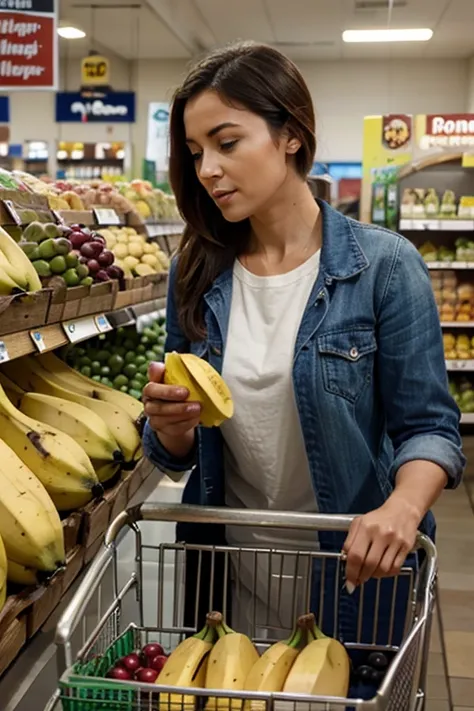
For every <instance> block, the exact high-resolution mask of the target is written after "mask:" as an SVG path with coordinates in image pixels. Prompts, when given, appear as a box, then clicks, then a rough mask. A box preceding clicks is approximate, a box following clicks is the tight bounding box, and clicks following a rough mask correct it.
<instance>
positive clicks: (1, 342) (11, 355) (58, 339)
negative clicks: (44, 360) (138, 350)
mask: <svg viewBox="0 0 474 711" xmlns="http://www.w3.org/2000/svg"><path fill="white" fill-rule="evenodd" d="M165 301H166V300H165V298H164V297H161V298H158V299H151V300H150V301H144V302H139V303H136V304H131V305H130V306H129V307H123V308H121V309H116V310H114V311H109V312H105V313H104V312H102V313H97V314H91V315H89V316H83V317H81V318H77V319H74V321H75V322H76V323H77V324H78V325H79V324H82V325H85V324H87V323H89V324H90V325H91V328H90V333H89V334H88V335H87V333H88V332H87V329H84V337H82V338H79V339H78V340H77V341H76V342H78V343H79V342H80V341H84V340H87V339H88V338H93V337H94V336H96V335H98V333H99V332H100V331H99V330H98V329H96V330H94V323H95V322H96V319H97V317H98V316H102V315H105V316H106V317H107V319H108V321H109V323H110V325H111V326H112V328H118V327H120V326H123V325H131V324H133V323H135V320H136V319H135V316H134V314H133V311H132V309H133V306H137V307H138V306H139V307H140V309H139V312H140V314H146V313H153V312H154V311H160V310H162V309H163V308H164V306H165ZM35 334H39V335H40V336H41V338H40V339H36V338H35ZM37 342H39V343H41V345H40V347H38V346H37V345H36V344H35V343H37ZM68 343H70V339H69V338H68V337H67V335H66V332H65V329H64V325H63V322H59V323H53V324H49V325H46V326H40V327H38V328H34V329H31V330H27V331H19V332H17V333H9V334H7V335H5V336H0V363H2V362H6V361H8V360H14V359H16V358H21V357H22V356H25V355H31V354H35V353H38V352H43V353H46V352H47V351H53V350H56V348H61V347H62V346H66V345H67V344H68ZM40 348H41V350H40Z"/></svg>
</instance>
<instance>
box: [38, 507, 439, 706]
mask: <svg viewBox="0 0 474 711" xmlns="http://www.w3.org/2000/svg"><path fill="white" fill-rule="evenodd" d="M352 520H353V517H350V516H327V515H321V514H311V515H310V514H298V513H286V512H263V511H253V510H242V511H241V510H236V509H227V508H222V509H221V508H206V507H193V506H186V505H176V504H173V505H168V504H142V505H140V506H137V507H134V508H131V509H128V510H126V511H124V512H122V513H121V514H120V515H119V516H118V517H117V518H116V519H115V521H114V522H113V523H112V524H111V526H110V527H109V529H108V531H107V535H106V539H105V544H104V546H103V548H102V549H101V551H100V552H99V553H98V554H97V556H96V558H95V559H94V561H93V562H92V564H91V566H90V568H89V569H88V571H87V573H86V575H85V577H84V579H83V581H82V582H81V584H80V586H79V588H78V590H77V592H76V594H75V595H74V597H73V599H72V601H71V602H70V604H69V606H68V607H67V609H66V610H65V612H64V613H63V615H62V617H61V619H60V621H59V623H58V626H57V630H56V645H57V662H58V674H59V687H58V690H57V691H56V693H55V695H54V697H53V698H52V699H51V700H50V702H49V703H48V705H47V707H46V709H45V711H204V710H205V709H206V706H207V708H209V707H210V706H209V699H213V698H214V703H213V704H212V705H211V707H212V708H214V709H218V711H240V710H242V711H274V709H275V711H343V710H346V711H355V710H356V709H357V710H358V711H421V710H422V709H423V708H424V706H425V681H426V673H427V659H428V650H429V641H430V629H431V621H432V614H433V607H434V602H435V587H436V575H437V555H436V548H435V546H434V544H433V543H432V542H431V540H430V539H429V538H428V537H427V536H425V535H424V534H422V533H419V534H418V537H417V542H416V549H417V550H420V551H422V560H423V562H422V564H421V565H420V566H419V567H418V568H416V569H415V568H411V567H405V568H403V569H402V571H401V572H400V574H399V576H398V577H397V578H394V579H391V580H390V581H387V580H385V581H381V580H376V581H375V580H373V581H369V583H368V584H366V586H361V588H360V591H358V593H357V594H358V595H359V598H358V612H357V616H356V619H355V620H354V629H355V630H356V632H355V638H354V639H351V640H350V641H346V640H344V639H343V640H342V641H343V642H344V644H345V646H346V649H347V651H348V652H349V655H350V656H351V659H352V663H353V664H354V656H355V657H357V655H359V656H360V655H362V656H364V655H365V657H367V655H368V654H370V653H372V652H374V651H378V652H383V653H384V654H387V655H388V659H389V660H390V663H389V666H388V669H387V670H386V672H385V673H384V676H383V678H382V679H381V682H380V683H379V684H378V685H377V686H378V688H377V687H374V689H373V693H371V695H370V697H367V696H361V697H360V698H359V697H358V695H357V690H356V693H355V694H354V693H352V694H351V698H346V699H343V698H335V697H334V698H329V697H316V696H307V695H301V694H299V695H288V694H283V693H273V692H272V693H266V692H265V693H263V692H243V691H238V692H237V691H234V692H232V691H221V692H219V691H213V690H209V689H198V688H193V689H192V690H191V689H184V688H183V689H181V688H177V687H173V688H169V687H165V686H161V685H160V684H159V680H158V683H157V684H144V683H139V682H135V681H133V682H132V681H116V680H111V679H108V678H105V676H106V672H107V670H108V669H109V668H110V667H111V666H113V665H114V664H115V663H116V662H117V661H118V659H120V658H121V657H122V656H124V655H127V654H130V653H131V652H134V651H135V650H137V649H140V648H142V647H143V645H145V644H147V643H149V642H159V643H160V644H162V646H163V647H164V648H165V650H167V651H172V650H173V649H174V648H175V647H176V646H177V645H178V644H179V642H181V641H182V640H183V639H184V638H185V637H186V636H189V635H190V634H194V633H195V632H196V631H198V630H199V629H200V628H201V626H202V625H201V621H200V619H199V618H200V610H201V609H206V610H208V611H210V610H219V611H221V612H222V613H223V615H224V617H225V616H226V615H227V614H228V613H229V614H230V608H231V607H232V616H231V617H230V619H231V624H232V626H233V627H234V628H235V629H236V630H237V631H239V632H244V633H246V634H248V635H249V636H250V637H251V638H252V640H253V641H254V643H255V644H256V646H257V648H258V649H259V651H263V650H264V649H266V648H268V646H270V645H271V644H273V643H274V642H275V641H277V640H281V639H285V638H287V637H288V636H289V635H290V633H291V630H292V628H293V625H294V621H295V619H296V617H298V615H301V614H304V613H306V612H308V611H309V610H310V608H311V605H312V604H313V609H312V611H313V612H315V616H316V620H317V622H318V624H319V626H321V625H322V623H323V622H324V620H325V619H327V614H326V613H327V610H328V609H329V607H330V606H331V605H332V617H331V620H332V626H333V629H332V630H331V629H328V626H327V622H326V623H325V626H323V629H324V632H325V633H326V634H328V635H330V636H334V637H340V635H339V630H340V627H339V622H340V616H341V615H342V613H341V611H340V605H341V604H342V603H341V599H342V597H343V596H344V590H345V577H344V556H343V554H342V553H340V552H326V551H324V552H323V551H320V550H318V549H317V548H318V546H317V545H315V546H314V548H315V550H303V551H295V550H294V549H292V550H286V549H281V550H273V549H271V550H270V549H263V548H260V547H258V548H257V547H251V546H249V547H235V546H234V547H232V546H224V545H223V546H218V545H200V544H198V543H196V544H190V543H186V544H179V543H162V542H156V541H155V540H154V539H156V538H157V535H156V534H157V528H158V527H157V522H161V524H163V523H164V522H165V523H166V524H176V523H194V524H217V525H219V524H220V525H226V526H242V527H249V528H252V529H256V528H257V529H259V528H260V527H262V530H263V529H265V528H266V529H269V528H271V529H272V530H277V529H278V530H279V531H285V532H287V533H288V532H298V531H315V532H317V531H331V532H339V533H344V532H347V531H348V530H349V527H350V525H351V523H352ZM130 532H131V533H130ZM160 537H162V536H160ZM315 541H316V537H315ZM126 550H128V553H129V556H128V560H127V561H126V560H125V559H124V554H123V552H124V551H126ZM189 560H192V561H193V567H192V568H190V567H189V565H188V563H189ZM316 568H317V569H318V571H319V572H318V575H317V576H315V570H316ZM190 570H192V577H191V576H190V572H189V571H190ZM315 577H316V580H317V583H316V584H317V586H318V587H319V588H320V593H321V594H320V602H319V605H318V609H317V610H315V609H314V602H313V601H314V594H315V590H314V587H315ZM193 578H194V579H193ZM218 583H219V584H218ZM387 583H390V586H389V587H388V588H387V587H384V584H387ZM370 584H372V594H371V595H370V596H369V595H368V594H367V593H366V592H365V588H366V587H367V585H370ZM216 585H217V587H216ZM241 587H244V588H245V590H246V591H247V592H248V590H249V589H250V593H249V594H248V595H247V597H246V596H245V595H239V591H240V588H241ZM216 590H217V591H218V592H217V593H216ZM401 590H405V591H406V604H405V608H404V610H405V614H404V617H405V619H404V623H405V624H404V631H403V634H402V635H401V636H400V639H399V640H396V639H395V638H396V634H395V631H394V630H395V627H396V628H397V629H398V630H399V625H395V624H394V618H395V614H396V604H397V603H396V600H395V598H396V596H397V595H398V596H399V593H400V591H401ZM387 591H390V593H388V592H387ZM397 591H398V592H397ZM190 592H191V595H190ZM216 595H217V597H216ZM346 598H347V593H346ZM230 600H233V601H235V600H237V601H238V600H241V603H242V604H241V605H240V612H239V613H238V616H239V618H240V621H239V622H238V623H235V622H234V620H235V615H234V613H235V610H236V609H237V608H236V606H235V602H232V603H230ZM369 605H370V606H371V608H370V610H369V609H368V606H369ZM382 605H383V606H384V608H385V609H386V610H387V609H388V610H389V615H388V618H387V619H386V620H385V623H386V624H385V632H384V635H385V638H384V639H381V637H380V634H379V630H380V626H381V621H382V619H381V617H380V616H379V611H380V609H381V607H382ZM237 607H238V606H237ZM325 608H326V609H325ZM367 614H369V616H370V620H371V621H370V625H369V628H368V629H369V632H367V625H364V623H363V620H364V616H366V615H367ZM243 627H244V628H243ZM168 694H173V696H170V695H168ZM178 694H179V695H178ZM181 694H182V695H181ZM160 698H161V700H160ZM164 699H166V701H165V700H164ZM171 699H172V700H171ZM179 700H181V701H180V702H179Z"/></svg>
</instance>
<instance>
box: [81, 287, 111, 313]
mask: <svg viewBox="0 0 474 711" xmlns="http://www.w3.org/2000/svg"><path fill="white" fill-rule="evenodd" d="M117 292H118V281H117V280H116V279H113V280H111V281H105V282H103V283H102V284H92V286H91V287H90V288H89V293H88V294H87V295H86V296H85V297H84V298H82V299H81V302H80V304H79V313H78V316H89V314H100V313H106V312H107V311H112V309H113V307H114V303H115V296H116V294H117Z"/></svg>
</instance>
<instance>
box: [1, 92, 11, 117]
mask: <svg viewBox="0 0 474 711" xmlns="http://www.w3.org/2000/svg"><path fill="white" fill-rule="evenodd" d="M0 123H10V99H9V98H8V96H0Z"/></svg>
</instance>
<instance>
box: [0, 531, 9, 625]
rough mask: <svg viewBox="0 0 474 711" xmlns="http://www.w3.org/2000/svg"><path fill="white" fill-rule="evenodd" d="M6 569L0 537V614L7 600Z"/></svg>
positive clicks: (6, 564)
mask: <svg viewBox="0 0 474 711" xmlns="http://www.w3.org/2000/svg"><path fill="white" fill-rule="evenodd" d="M7 569H8V562H7V554H6V551H5V546H4V545H3V541H2V538H1V536H0V612H1V611H2V610H3V608H4V606H5V601H6V599H7Z"/></svg>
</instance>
